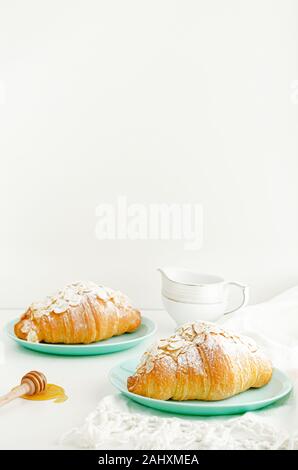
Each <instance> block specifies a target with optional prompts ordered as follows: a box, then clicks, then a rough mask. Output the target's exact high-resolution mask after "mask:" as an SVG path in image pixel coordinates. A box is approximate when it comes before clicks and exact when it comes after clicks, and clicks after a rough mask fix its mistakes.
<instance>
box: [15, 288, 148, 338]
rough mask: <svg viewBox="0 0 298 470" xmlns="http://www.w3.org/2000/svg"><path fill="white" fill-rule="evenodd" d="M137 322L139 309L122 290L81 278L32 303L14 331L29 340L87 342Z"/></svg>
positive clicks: (130, 329) (124, 330)
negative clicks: (116, 290)
mask: <svg viewBox="0 0 298 470" xmlns="http://www.w3.org/2000/svg"><path fill="white" fill-rule="evenodd" d="M140 324H141V314H140V312H139V311H138V310H136V309H134V308H133V307H132V306H131V305H130V302H129V300H128V298H127V297H126V296H125V295H124V294H121V293H120V292H115V291H113V290H112V289H109V288H107V287H103V286H98V285H97V284H95V283H93V282H90V281H88V282H82V281H80V282H75V283H73V284H69V285H67V286H66V287H65V288H64V289H61V290H60V291H59V292H58V293H57V294H55V295H53V296H50V297H47V298H46V299H45V300H44V301H43V302H38V303H33V304H31V305H30V307H29V308H28V309H27V311H26V312H25V313H24V314H23V315H22V316H21V318H20V320H19V321H18V322H17V323H16V324H15V326H14V331H15V334H16V336H17V337H18V338H21V339H23V340H27V341H31V342H45V343H64V344H89V343H93V342H95V341H101V340H103V339H107V338H111V337H112V336H118V335H122V334H123V333H131V332H133V331H135V330H136V329H137V328H138V327H139V326H140Z"/></svg>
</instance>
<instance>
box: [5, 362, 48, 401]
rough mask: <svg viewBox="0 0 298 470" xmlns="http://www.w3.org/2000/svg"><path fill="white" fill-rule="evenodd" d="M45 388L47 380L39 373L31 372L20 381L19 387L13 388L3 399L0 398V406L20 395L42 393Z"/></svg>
mask: <svg viewBox="0 0 298 470" xmlns="http://www.w3.org/2000/svg"><path fill="white" fill-rule="evenodd" d="M46 386H47V379H46V377H45V376H44V374H42V373H41V372H37V371H36V370H32V371H31V372H28V373H27V374H26V375H24V377H23V378H22V380H21V383H20V385H18V386H17V387H14V388H13V389H12V390H11V391H10V392H8V393H7V394H6V395H3V397H0V406H2V405H5V404H6V403H9V402H10V401H12V400H14V399H15V398H19V397H21V396H22V395H35V394H36V393H40V392H43V391H44V390H45V389H46Z"/></svg>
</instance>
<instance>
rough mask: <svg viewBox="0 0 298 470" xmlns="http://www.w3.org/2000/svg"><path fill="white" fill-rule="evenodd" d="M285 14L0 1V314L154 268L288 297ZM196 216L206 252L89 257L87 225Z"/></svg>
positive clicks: (257, 4) (239, 2) (291, 28)
mask: <svg viewBox="0 0 298 470" xmlns="http://www.w3.org/2000/svg"><path fill="white" fill-rule="evenodd" d="M297 14H298V3H297V2H296V1H295V0H292V1H291V0H250V1H247V0H225V1H224V2H223V1H222V0H193V1H191V0H186V1H185V0H177V1H175V0H168V1H166V0H151V1H144V0H134V1H132V0H126V1H123V0H122V1H121V0H117V1H116V0H109V1H108V0H105V1H103V0H81V1H76V0H69V1H68V0H52V1H41V0H35V1H33V0H27V1H26V2H24V1H21V0H15V1H10V0H1V1H0V155H1V172H0V209H1V240H0V242H1V243H0V286H1V287H0V306H2V307H22V306H25V305H26V304H27V303H28V302H31V301H32V300H34V299H36V298H38V297H39V296H40V295H44V294H47V293H49V292H51V291H52V290H53V289H55V288H57V287H59V286H61V285H63V284H64V283H66V282H69V281H72V280H77V279H93V280H96V281H99V282H102V283H105V284H107V285H110V286H111V287H115V288H120V289H122V290H123V291H125V292H127V293H128V294H129V295H130V296H131V297H132V298H133V300H134V301H135V302H136V303H137V304H138V305H140V306H141V307H148V308H149V307H150V308H156V307H159V306H160V297H159V277H158V273H157V272H156V267H158V266H162V265H167V264H171V265H179V266H185V267H195V268H196V269H199V270H201V271H203V272H209V273H215V274H222V275H223V276H224V277H226V278H229V279H237V280H242V281H246V282H248V283H250V284H251V286H252V301H259V300H263V299H265V298H267V297H268V296H270V295H272V294H274V293H277V292H280V291H282V290H283V289H284V288H286V287H289V286H291V285H294V284H296V283H297V282H298V243H297V235H298V184H297V178H298V137H297V135H298V133H297V130H298V103H297V100H295V99H294V97H293V89H292V88H291V87H293V86H295V80H298V54H297V52H298V50H297V49H298V23H297ZM119 194H121V195H125V196H126V197H127V198H128V201H130V202H137V203H144V204H148V203H159V202H161V203H171V202H176V203H184V202H191V203H202V204H203V207H204V242H203V246H202V248H201V249H200V250H198V251H187V250H185V249H184V244H183V242H181V241H134V242H133V241H99V240H97V238H96V236H95V227H96V217H95V210H96V207H97V206H98V204H100V203H102V202H107V203H113V202H115V201H116V200H117V197H118V195H119Z"/></svg>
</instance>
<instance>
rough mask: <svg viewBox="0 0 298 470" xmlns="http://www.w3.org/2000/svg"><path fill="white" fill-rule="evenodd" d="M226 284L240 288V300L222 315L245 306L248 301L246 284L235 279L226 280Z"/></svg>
mask: <svg viewBox="0 0 298 470" xmlns="http://www.w3.org/2000/svg"><path fill="white" fill-rule="evenodd" d="M226 285H229V286H237V287H240V288H241V289H242V302H241V304H240V305H238V307H236V308H233V310H230V311H229V312H225V313H224V315H228V314H230V313H233V312H236V310H239V309H240V308H242V307H245V305H247V303H248V297H249V286H248V285H247V284H242V283H241V282H236V281H228V282H227V283H226Z"/></svg>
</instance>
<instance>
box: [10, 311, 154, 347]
mask: <svg viewBox="0 0 298 470" xmlns="http://www.w3.org/2000/svg"><path fill="white" fill-rule="evenodd" d="M18 320H19V319H16V320H12V321H11V322H9V323H8V324H7V325H6V331H7V333H8V336H9V337H10V338H12V339H13V340H14V341H16V342H17V343H19V344H20V345H21V346H24V348H27V349H32V350H33V351H38V352H41V353H46V354H59V355H62V356H93V355H98V354H108V353H114V352H117V351H124V350H125V349H129V348H133V347H134V346H137V344H139V343H141V342H142V341H144V340H146V339H147V338H149V337H150V336H152V335H153V334H154V333H155V332H156V325H155V323H154V322H153V321H152V320H150V319H149V318H146V317H142V323H141V326H140V327H139V328H138V329H137V330H136V331H135V332H134V333H125V334H124V335H121V336H113V338H109V339H105V340H103V341H98V342H97V343H91V344H47V343H30V342H29V341H24V340H23V339H20V338H18V337H17V336H16V335H15V334H14V328H13V327H14V324H15V323H16V322H17V321H18Z"/></svg>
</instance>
